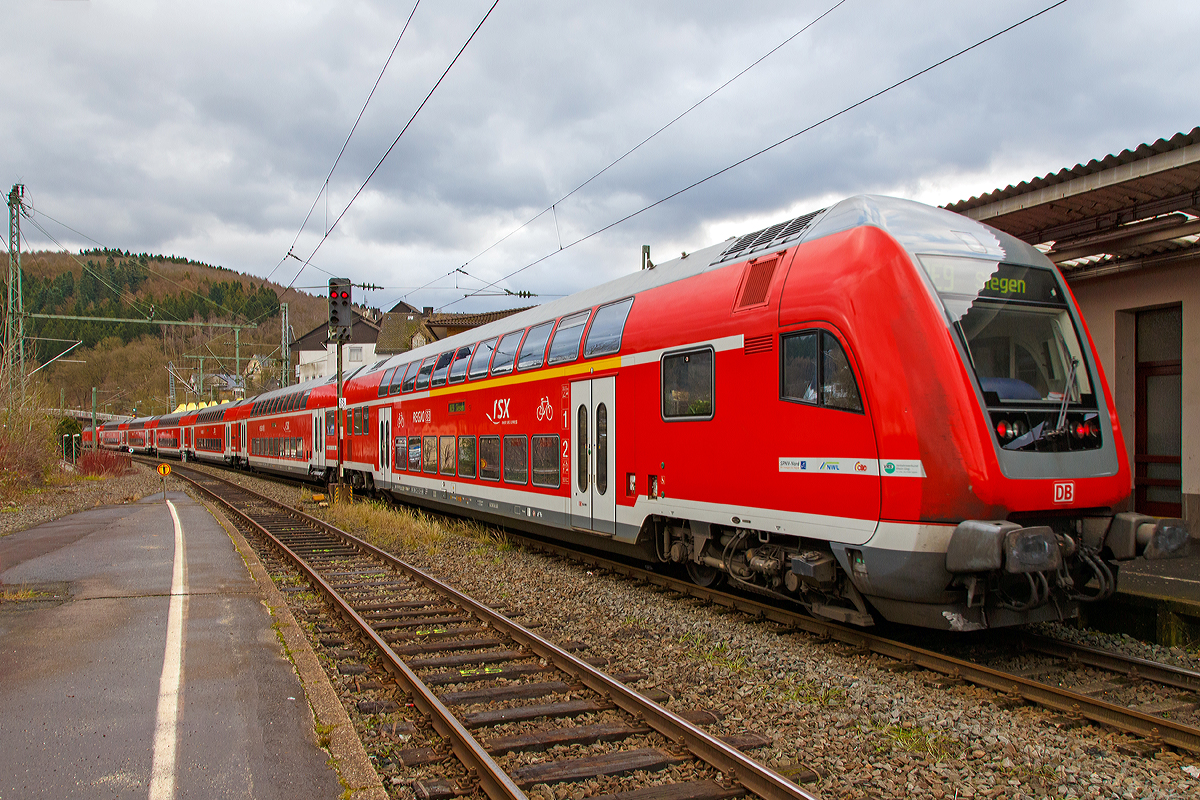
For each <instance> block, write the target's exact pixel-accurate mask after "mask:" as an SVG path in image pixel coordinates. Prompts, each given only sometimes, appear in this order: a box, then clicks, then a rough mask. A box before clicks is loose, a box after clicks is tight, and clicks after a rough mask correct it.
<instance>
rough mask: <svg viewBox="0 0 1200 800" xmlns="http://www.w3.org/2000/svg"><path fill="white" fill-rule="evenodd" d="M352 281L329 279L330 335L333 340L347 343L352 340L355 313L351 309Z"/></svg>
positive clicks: (347, 279)
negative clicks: (351, 328) (351, 333)
mask: <svg viewBox="0 0 1200 800" xmlns="http://www.w3.org/2000/svg"><path fill="white" fill-rule="evenodd" d="M350 286H351V284H350V279H349V278H330V279H329V333H330V338H331V339H336V340H337V341H339V342H345V341H348V340H349V339H350V327H351V325H353V324H354V319H353V317H354V312H353V311H352V310H351V308H350V300H351V298H350Z"/></svg>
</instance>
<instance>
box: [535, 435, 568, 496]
mask: <svg viewBox="0 0 1200 800" xmlns="http://www.w3.org/2000/svg"><path fill="white" fill-rule="evenodd" d="M561 451H562V444H561V441H560V439H559V438H558V437H557V436H535V437H533V485H534V486H546V487H549V488H551V489H557V488H558V486H559V483H560V482H561V479H560V477H559V476H560V474H561V470H560V469H559V466H558V457H559V454H560V452H561Z"/></svg>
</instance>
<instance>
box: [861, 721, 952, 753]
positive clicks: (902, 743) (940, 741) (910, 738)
mask: <svg viewBox="0 0 1200 800" xmlns="http://www.w3.org/2000/svg"><path fill="white" fill-rule="evenodd" d="M878 733H879V734H880V736H882V737H883V740H884V743H885V744H884V746H882V747H879V748H877V749H878V750H880V751H884V750H886V751H888V752H890V751H892V750H903V751H905V752H908V753H919V754H921V755H927V756H929V757H930V758H932V759H933V760H934V761H949V760H951V759H955V758H958V757H959V756H961V755H962V753H963V750H964V747H963V743H962V742H960V741H958V740H957V739H951V738H950V737H948V736H942V735H941V734H937V733H930V732H929V731H927V730H925V729H924V728H922V727H919V726H916V725H887V726H884V727H883V728H879V729H878Z"/></svg>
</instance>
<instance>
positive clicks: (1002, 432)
mask: <svg viewBox="0 0 1200 800" xmlns="http://www.w3.org/2000/svg"><path fill="white" fill-rule="evenodd" d="M1008 431H1009V427H1008V423H1007V422H1005V421H1004V420H1000V421H999V422H997V423H996V435H997V436H999V437H1000V438H1001V439H1007V438H1008Z"/></svg>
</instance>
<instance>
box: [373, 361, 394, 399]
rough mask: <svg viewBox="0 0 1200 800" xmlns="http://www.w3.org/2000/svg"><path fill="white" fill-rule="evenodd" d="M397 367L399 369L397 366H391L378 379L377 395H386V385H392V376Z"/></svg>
mask: <svg viewBox="0 0 1200 800" xmlns="http://www.w3.org/2000/svg"><path fill="white" fill-rule="evenodd" d="M398 369H399V367H392V368H391V369H389V370H388V371H387V372H385V373H383V377H382V378H380V379H379V393H378V395H377V396H378V397H386V396H387V393H388V387H389V386H391V385H392V376H393V375H395V374H396V370H398Z"/></svg>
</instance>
